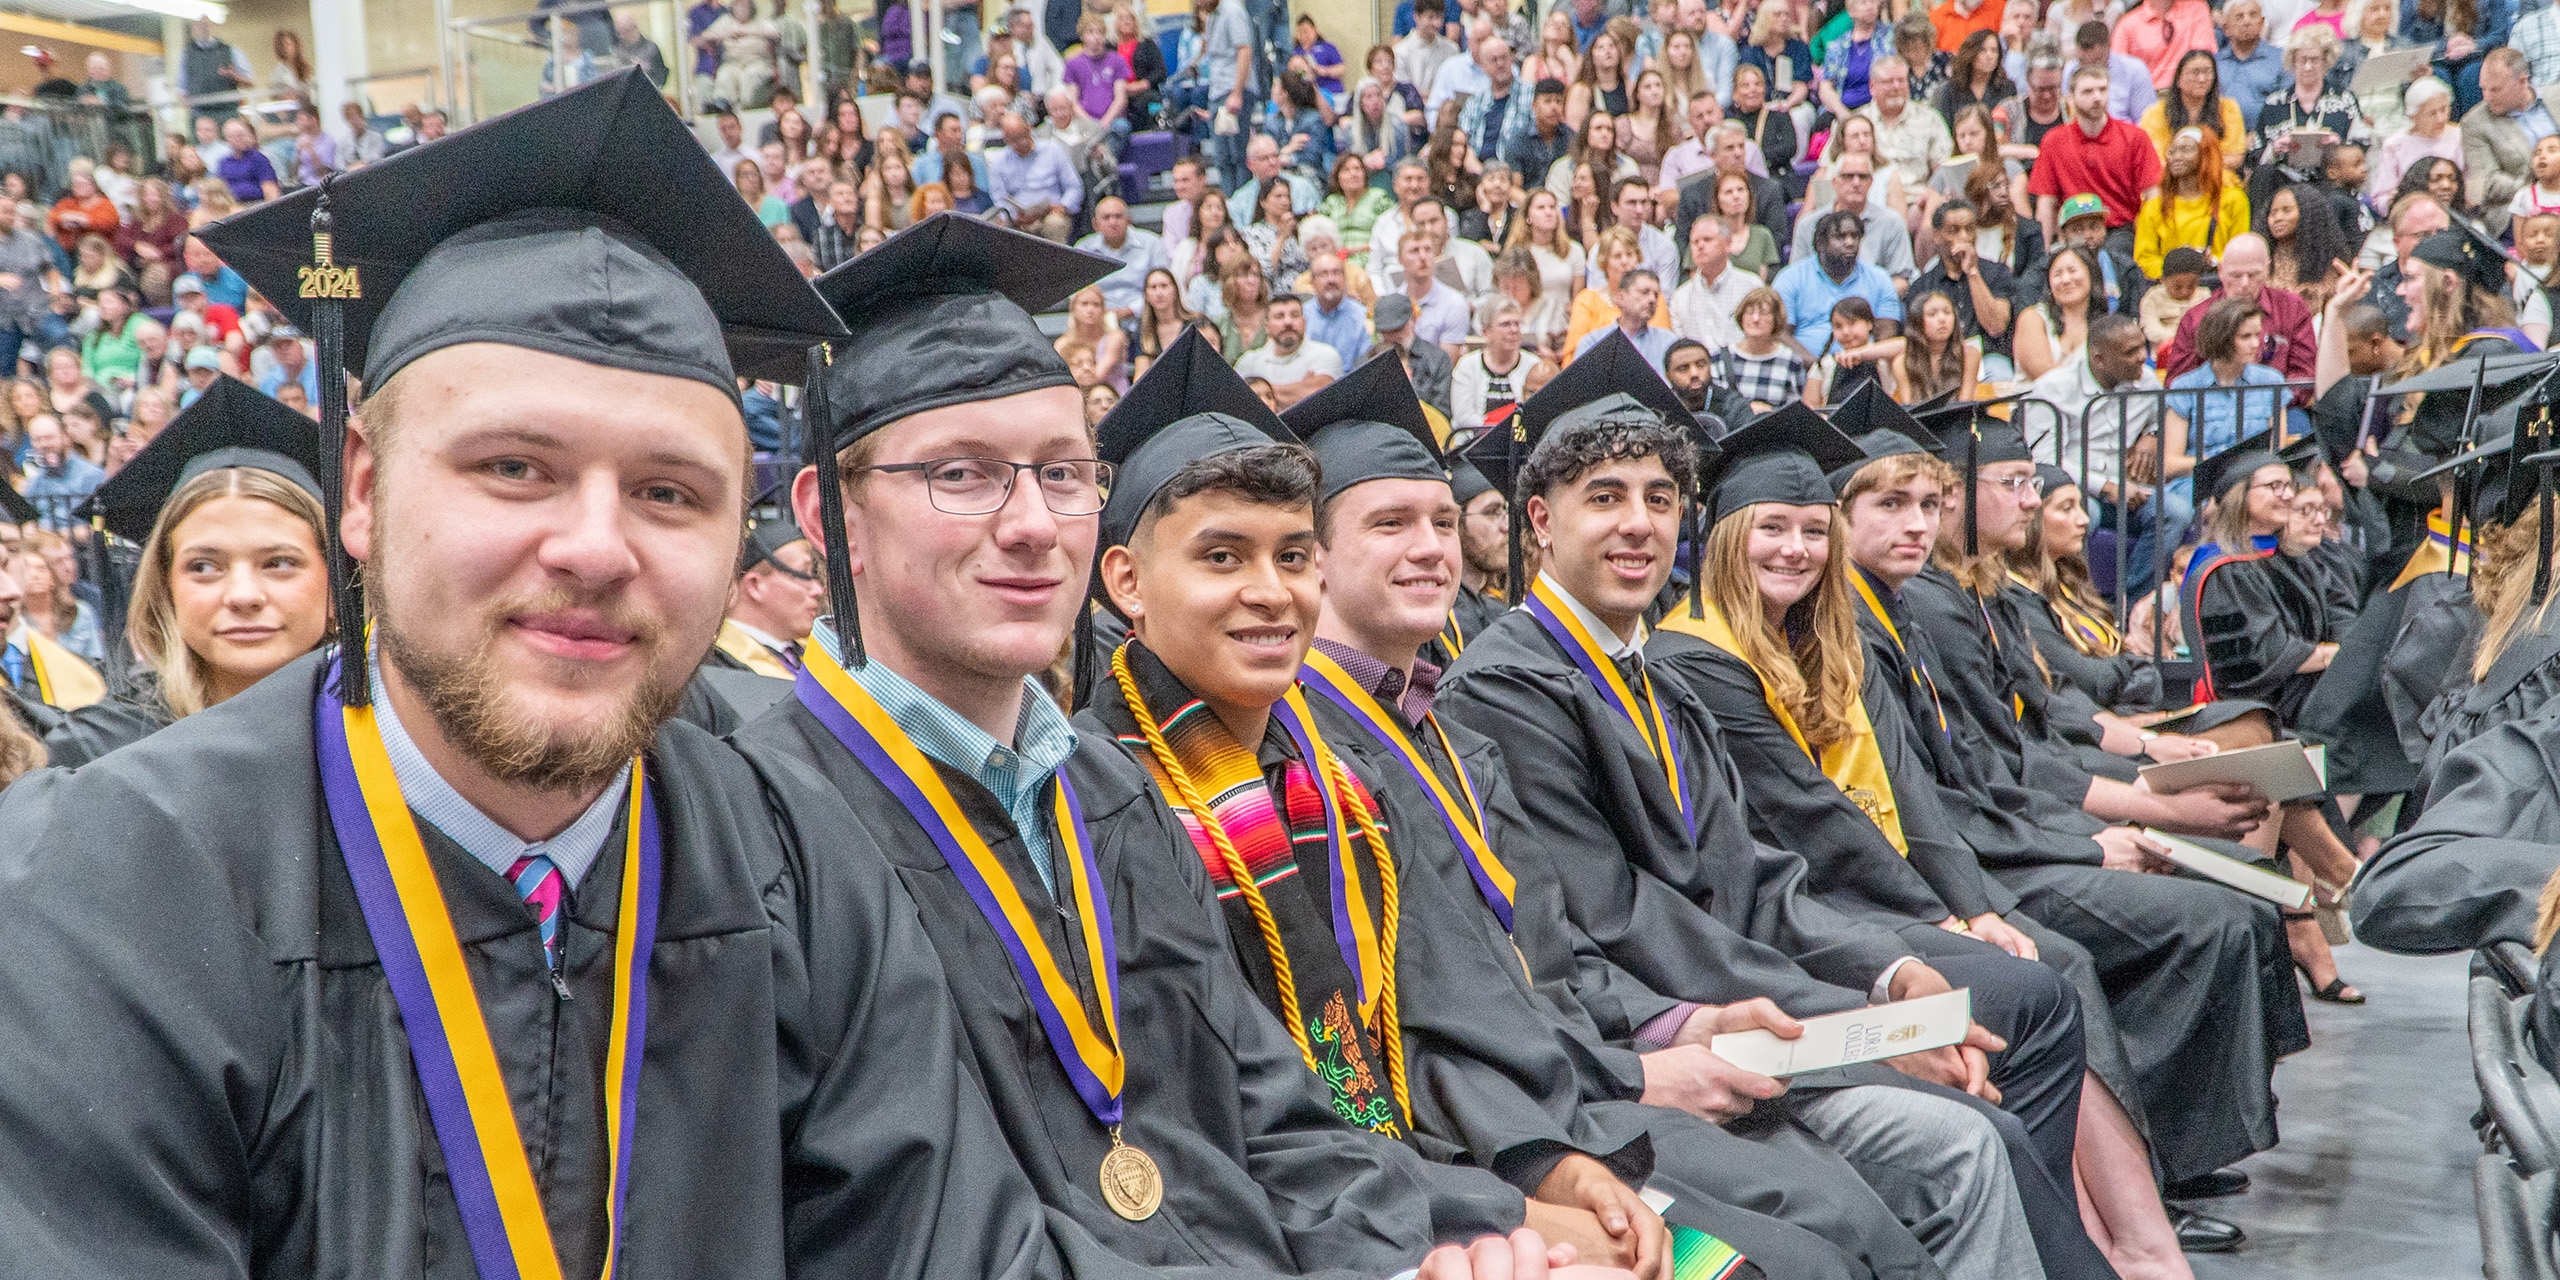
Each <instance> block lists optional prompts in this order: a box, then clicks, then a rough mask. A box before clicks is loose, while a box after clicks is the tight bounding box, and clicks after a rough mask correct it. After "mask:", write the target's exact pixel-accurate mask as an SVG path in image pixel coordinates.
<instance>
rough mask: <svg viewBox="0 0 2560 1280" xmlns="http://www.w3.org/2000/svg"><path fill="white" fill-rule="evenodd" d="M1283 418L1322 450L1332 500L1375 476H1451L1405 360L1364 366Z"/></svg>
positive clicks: (1309, 444)
mask: <svg viewBox="0 0 2560 1280" xmlns="http://www.w3.org/2000/svg"><path fill="white" fill-rule="evenodd" d="M1280 421H1282V422H1283V423H1286V424H1288V427H1289V429H1290V430H1291V431H1293V432H1295V433H1297V435H1298V436H1299V438H1301V439H1303V440H1305V441H1306V442H1307V447H1308V448H1310V449H1313V450H1315V451H1316V463H1317V465H1318V466H1320V467H1321V468H1323V471H1324V485H1323V497H1324V498H1325V499H1326V500H1328V501H1330V500H1331V499H1332V498H1333V497H1334V495H1336V494H1339V493H1341V492H1342V491H1343V490H1345V489H1348V488H1350V487H1351V486H1353V485H1355V484H1359V483H1361V482H1363V481H1368V480H1440V481H1446V480H1448V479H1449V478H1450V476H1449V467H1448V463H1447V462H1446V460H1445V459H1443V457H1442V456H1441V452H1440V439H1439V435H1438V433H1437V432H1434V431H1433V430H1432V429H1431V420H1430V419H1429V418H1427V417H1425V416H1423V412H1422V401H1421V399H1420V398H1419V397H1417V396H1415V395H1414V393H1413V380H1412V379H1411V378H1409V377H1406V376H1405V371H1404V362H1403V361H1401V360H1372V361H1369V362H1368V363H1367V364H1364V365H1361V366H1360V367H1359V368H1357V369H1354V370H1352V371H1351V372H1350V373H1348V374H1345V375H1344V376H1342V377H1340V378H1337V379H1335V380H1334V381H1333V382H1332V383H1330V384H1328V385H1327V386H1325V387H1324V388H1323V389H1322V390H1319V391H1317V392H1316V393H1315V394H1314V395H1311V396H1308V397H1307V398H1306V399H1304V400H1301V401H1299V402H1298V403H1296V404H1294V405H1291V406H1290V407H1289V408H1288V409H1286V410H1284V411H1282V413H1281V414H1280ZM1478 478H1479V479H1481V478H1482V477H1481V476H1479V477H1478ZM1450 492H1451V494H1452V495H1453V496H1454V495H1455V493H1456V487H1455V486H1454V485H1453V486H1452V487H1451V490H1450Z"/></svg>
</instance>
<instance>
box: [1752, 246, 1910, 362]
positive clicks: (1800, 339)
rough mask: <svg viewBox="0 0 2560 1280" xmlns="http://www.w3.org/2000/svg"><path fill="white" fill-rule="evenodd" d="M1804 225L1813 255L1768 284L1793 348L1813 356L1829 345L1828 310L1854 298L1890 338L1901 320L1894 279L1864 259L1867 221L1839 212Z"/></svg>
mask: <svg viewBox="0 0 2560 1280" xmlns="http://www.w3.org/2000/svg"><path fill="white" fill-rule="evenodd" d="M1806 221H1807V223H1808V224H1809V225H1811V226H1812V228H1813V231H1812V237H1811V244H1812V246H1813V250H1812V251H1811V252H1808V253H1802V254H1799V255H1798V256H1797V257H1796V259H1795V260H1794V261H1793V262H1790V263H1788V264H1787V268H1786V269H1785V270H1784V271H1781V272H1779V273H1778V278H1777V280H1776V281H1775V282H1774V284H1773V285H1772V287H1773V288H1775V289H1776V290H1777V293H1778V298H1779V300H1780V302H1782V303H1783V304H1784V307H1785V310H1784V312H1783V313H1782V315H1783V317H1784V318H1788V319H1792V320H1793V322H1794V324H1795V338H1796V341H1797V343H1798V344H1799V345H1801V346H1803V347H1804V348H1806V349H1807V350H1813V351H1819V350H1821V349H1822V348H1823V347H1825V346H1828V345H1830V342H1831V309H1832V307H1833V306H1835V305H1837V304H1838V303H1839V302H1840V300H1841V299H1843V298H1852V297H1854V298H1860V299H1863V300H1864V301H1865V302H1866V303H1867V305H1868V306H1869V308H1870V309H1871V310H1872V312H1873V314H1874V315H1875V317H1876V321H1877V324H1878V327H1879V328H1881V329H1882V330H1883V331H1884V333H1885V335H1886V336H1888V337H1890V336H1892V333H1893V332H1894V326H1896V325H1898V324H1899V323H1900V321H1901V320H1902V300H1901V297H1900V295H1899V294H1898V293H1897V292H1896V291H1895V288H1894V282H1893V278H1892V277H1890V276H1888V275H1886V274H1885V273H1884V270H1883V269H1882V268H1880V267H1878V266H1876V265H1874V264H1873V263H1871V262H1868V261H1866V260H1865V259H1864V257H1863V255H1862V251H1861V245H1862V244H1863V243H1864V242H1865V241H1866V240H1867V239H1868V238H1869V237H1868V236H1867V234H1866V231H1865V226H1866V224H1865V222H1864V221H1863V220H1862V219H1861V218H1860V216H1859V215H1858V214H1856V213H1853V212H1839V211H1835V212H1831V213H1826V214H1823V215H1822V216H1821V217H1820V218H1808V219H1806ZM1748 332H1749V330H1748V329H1747V328H1746V329H1745V333H1746V334H1747V333H1748Z"/></svg>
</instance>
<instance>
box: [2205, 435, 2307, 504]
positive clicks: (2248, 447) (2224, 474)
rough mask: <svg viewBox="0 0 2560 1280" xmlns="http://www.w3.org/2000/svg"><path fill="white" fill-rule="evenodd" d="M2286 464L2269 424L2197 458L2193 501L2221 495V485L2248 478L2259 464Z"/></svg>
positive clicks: (2261, 465) (2269, 465)
mask: <svg viewBox="0 0 2560 1280" xmlns="http://www.w3.org/2000/svg"><path fill="white" fill-rule="evenodd" d="M2285 465H2287V464H2286V462H2285V459H2284V456H2283V455H2282V454H2281V453H2280V452H2278V451H2277V449H2276V433H2275V428H2273V427H2269V428H2267V429H2266V430H2264V431H2260V432H2258V433H2257V434H2256V435H2253V436H2250V437H2249V438H2247V439H2245V440H2242V441H2240V442H2239V443H2238V444H2235V445H2232V446H2231V447H2230V448H2228V449H2224V450H2223V451H2222V452H2220V453H2217V454H2214V455H2213V456H2211V457H2208V458H2202V459H2198V460H2197V462H2196V475H2195V480H2196V484H2195V493H2196V500H2197V501H2198V502H2200V503H2201V502H2204V501H2207V500H2210V499H2214V498H2219V497H2221V496H2222V491H2223V488H2224V486H2226V485H2228V484H2230V483H2231V482H2232V481H2234V480H2246V479H2248V478H2249V477H2250V476H2252V475H2255V474H2257V471H2258V468H2260V467H2276V466H2285Z"/></svg>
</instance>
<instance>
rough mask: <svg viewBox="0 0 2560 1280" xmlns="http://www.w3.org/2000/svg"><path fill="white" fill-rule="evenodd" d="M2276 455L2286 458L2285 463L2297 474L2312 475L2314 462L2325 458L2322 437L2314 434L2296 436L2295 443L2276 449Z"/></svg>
mask: <svg viewBox="0 0 2560 1280" xmlns="http://www.w3.org/2000/svg"><path fill="white" fill-rule="evenodd" d="M2276 456H2277V457H2279V458H2282V459H2284V464H2285V465H2286V466H2288V467H2291V468H2293V473H2294V474H2295V475H2296V476H2307V475H2310V474H2311V473H2312V471H2313V470H2314V464H2316V463H2319V462H2321V461H2323V460H2324V459H2325V455H2323V454H2322V453H2321V451H2320V437H2318V436H2314V435H2304V436H2298V437H2295V439H2294V441H2293V443H2291V444H2288V445H2286V446H2285V447H2283V448H2281V449H2278V450H2276Z"/></svg>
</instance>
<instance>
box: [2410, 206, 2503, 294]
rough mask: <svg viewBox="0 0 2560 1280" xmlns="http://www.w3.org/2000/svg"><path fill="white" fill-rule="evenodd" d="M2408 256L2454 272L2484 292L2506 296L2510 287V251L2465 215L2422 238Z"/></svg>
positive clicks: (2465, 281)
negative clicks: (2499, 244) (2508, 283)
mask: <svg viewBox="0 0 2560 1280" xmlns="http://www.w3.org/2000/svg"><path fill="white" fill-rule="evenodd" d="M2409 256H2411V257H2413V258H2416V259H2417V260H2418V261H2420V262H2423V263H2426V264H2427V265H2428V266H2431V267H2442V268H2444V269H2445V270H2447V271H2451V272H2454V273H2456V274H2458V275H2460V276H2461V277H2462V279H2463V282H2464V283H2466V284H2469V285H2470V286H2471V287H2472V288H2475V289H2479V290H2482V291H2483V292H2487V293H2491V294H2496V295H2500V296H2504V295H2505V293H2506V291H2507V263H2508V261H2509V260H2510V259H2509V258H2508V257H2507V251H2506V250H2504V249H2501V248H2499V247H2498V242H2497V241H2495V240H2492V239H2490V238H2489V237H2488V236H2486V235H2484V234H2482V233H2481V231H2480V229H2479V228H2478V227H2475V226H2473V225H2471V223H2470V222H2469V221H2467V220H2465V219H2462V218H2456V219H2454V220H2453V225H2452V226H2450V227H2447V228H2445V229H2444V230H2442V231H2438V232H2435V233H2434V234H2432V235H2429V236H2428V237H2427V238H2425V239H2423V240H2420V241H2419V242H2418V247H2417V248H2415V249H2412V250H2410V251H2409Z"/></svg>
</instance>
